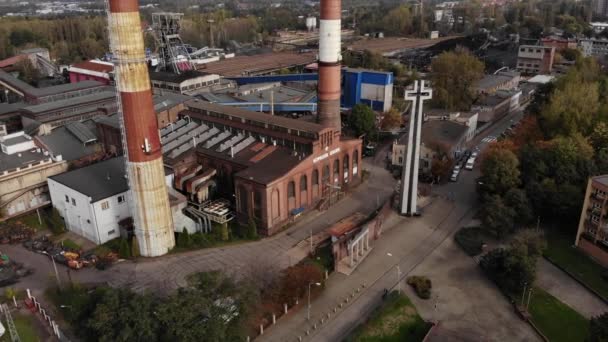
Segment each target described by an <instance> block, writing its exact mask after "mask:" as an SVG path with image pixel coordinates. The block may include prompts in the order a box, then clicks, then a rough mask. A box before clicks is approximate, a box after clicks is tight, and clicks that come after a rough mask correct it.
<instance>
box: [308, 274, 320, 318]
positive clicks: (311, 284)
mask: <svg viewBox="0 0 608 342" xmlns="http://www.w3.org/2000/svg"><path fill="white" fill-rule="evenodd" d="M313 285H316V286H321V283H313V282H310V283H308V313H307V314H306V319H307V320H309V321H310V287H311V286H313Z"/></svg>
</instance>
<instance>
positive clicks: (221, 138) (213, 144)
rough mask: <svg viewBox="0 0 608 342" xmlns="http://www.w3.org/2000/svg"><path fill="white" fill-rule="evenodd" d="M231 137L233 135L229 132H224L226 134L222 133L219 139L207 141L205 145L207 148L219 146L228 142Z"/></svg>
mask: <svg viewBox="0 0 608 342" xmlns="http://www.w3.org/2000/svg"><path fill="white" fill-rule="evenodd" d="M231 135H232V133H230V132H229V131H224V132H222V134H220V135H218V136H217V137H215V138H213V139H211V140H209V141H207V142H206V143H205V148H209V147H211V146H215V145H217V144H219V143H220V142H222V141H224V140H226V139H227V138H228V137H229V136H231Z"/></svg>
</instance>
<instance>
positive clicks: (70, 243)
mask: <svg viewBox="0 0 608 342" xmlns="http://www.w3.org/2000/svg"><path fill="white" fill-rule="evenodd" d="M61 244H62V245H63V247H65V248H67V249H69V250H72V251H79V250H81V249H82V247H81V246H80V245H79V244H77V243H76V242H74V241H72V240H70V239H65V240H63V241H61Z"/></svg>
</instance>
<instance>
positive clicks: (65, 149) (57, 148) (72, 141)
mask: <svg viewBox="0 0 608 342" xmlns="http://www.w3.org/2000/svg"><path fill="white" fill-rule="evenodd" d="M73 124H78V125H79V126H80V125H82V127H81V129H86V131H87V132H88V134H93V133H92V132H91V131H90V129H89V128H88V127H86V126H85V125H84V124H82V123H80V122H76V123H73ZM70 125H71V124H68V125H66V126H62V127H59V128H56V129H54V130H53V131H52V132H51V134H49V135H42V136H38V137H37V139H38V140H39V141H40V142H42V143H43V144H44V145H45V146H46V147H47V149H48V150H49V151H50V152H51V153H52V154H53V155H61V156H62V157H63V159H65V160H68V161H70V160H78V159H80V158H82V157H85V156H88V155H91V154H93V153H95V152H96V147H95V145H91V144H88V145H87V144H85V143H83V142H82V141H81V140H80V139H79V138H78V137H76V136H75V135H74V134H73V133H72V132H71V131H70V130H69V128H68V127H69V126H70ZM93 137H94V140H93V141H96V140H97V137H95V136H94V135H93Z"/></svg>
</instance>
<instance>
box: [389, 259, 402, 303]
mask: <svg viewBox="0 0 608 342" xmlns="http://www.w3.org/2000/svg"><path fill="white" fill-rule="evenodd" d="M386 255H388V256H389V257H392V256H393V254H392V253H386ZM396 266H397V293H399V294H401V268H400V267H399V262H397V265H396Z"/></svg>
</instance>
